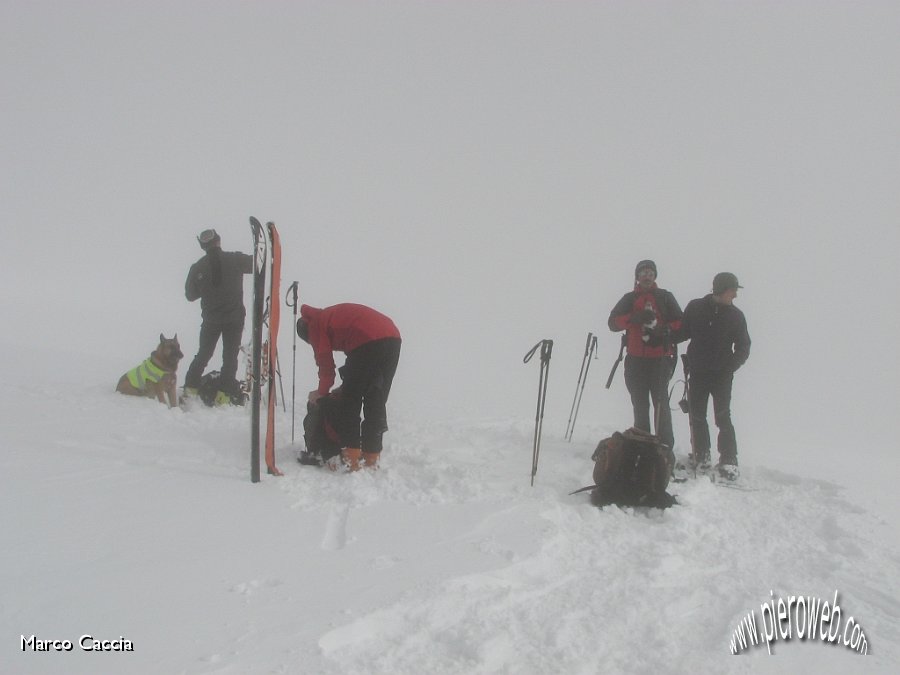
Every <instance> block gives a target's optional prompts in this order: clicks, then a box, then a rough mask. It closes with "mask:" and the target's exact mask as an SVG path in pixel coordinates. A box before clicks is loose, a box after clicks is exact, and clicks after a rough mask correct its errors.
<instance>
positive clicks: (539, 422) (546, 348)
mask: <svg viewBox="0 0 900 675" xmlns="http://www.w3.org/2000/svg"><path fill="white" fill-rule="evenodd" d="M538 349H540V350H541V372H540V379H539V380H538V399H537V410H536V411H535V415H534V449H533V451H532V455H531V486H532V487H534V476H535V474H537V467H538V457H539V456H540V453H541V432H542V431H543V426H544V404H545V403H546V402H547V380H548V376H549V374H550V355H551V354H552V352H553V340H541V341H540V342H538V343H537V344H536V345H535V346H534V347H532V348H531V349H530V350H529V351H528V353H527V354H525V358H524V359H522V362H523V363H528V362H529V361H531V357H532V356H534V355H535V352H537V350H538Z"/></svg>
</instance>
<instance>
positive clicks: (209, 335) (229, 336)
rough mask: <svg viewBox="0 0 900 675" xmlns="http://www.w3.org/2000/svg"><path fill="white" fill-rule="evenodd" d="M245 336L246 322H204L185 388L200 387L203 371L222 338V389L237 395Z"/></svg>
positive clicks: (185, 380)
mask: <svg viewBox="0 0 900 675" xmlns="http://www.w3.org/2000/svg"><path fill="white" fill-rule="evenodd" d="M243 334H244V322H243V321H241V322H240V323H227V324H221V323H213V322H210V321H204V322H203V324H202V325H201V326H200V348H199V349H198V351H197V355H196V356H195V357H194V360H193V361H191V365H190V367H189V368H188V371H187V374H186V375H185V376H184V386H185V387H194V388H195V389H197V388H199V387H200V380H201V379H202V378H203V371H204V370H206V366H207V364H208V363H209V360H210V359H211V358H212V355H213V353H214V352H215V351H216V345H217V344H218V342H219V338H220V337H221V338H222V370H221V371H219V372H220V373H221V379H220V382H221V384H220V387H219V388H220V389H221V390H222V391H224V392H225V393H227V394H237V393H238V391H239V387H238V383H237V361H238V353H239V352H240V350H241V336H242V335H243Z"/></svg>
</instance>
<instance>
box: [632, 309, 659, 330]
mask: <svg viewBox="0 0 900 675" xmlns="http://www.w3.org/2000/svg"><path fill="white" fill-rule="evenodd" d="M655 318H656V314H654V313H653V310H652V309H639V310H637V311H636V312H634V313H633V314H632V315H631V317H630V318H629V319H628V323H634V324H637V325H638V326H643V325H644V324H645V323H650V322H651V321H653V319H655Z"/></svg>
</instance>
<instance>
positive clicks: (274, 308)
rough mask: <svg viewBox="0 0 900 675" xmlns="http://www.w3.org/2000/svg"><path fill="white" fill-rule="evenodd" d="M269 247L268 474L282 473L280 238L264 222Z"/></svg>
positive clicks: (271, 225) (270, 223)
mask: <svg viewBox="0 0 900 675" xmlns="http://www.w3.org/2000/svg"><path fill="white" fill-rule="evenodd" d="M266 229H267V230H268V234H269V244H270V248H271V252H272V255H271V269H270V273H269V339H268V344H267V347H268V353H267V358H266V365H267V366H268V379H269V400H268V414H267V417H266V468H267V470H268V472H269V474H270V475H273V476H281V475H283V474H282V473H281V471H279V470H278V467H276V466H275V406H276V396H275V379H276V376H277V375H278V373H277V368H278V326H279V324H280V321H281V288H280V286H281V239H280V238H279V236H278V230H277V229H275V223H272V222H269V223H266Z"/></svg>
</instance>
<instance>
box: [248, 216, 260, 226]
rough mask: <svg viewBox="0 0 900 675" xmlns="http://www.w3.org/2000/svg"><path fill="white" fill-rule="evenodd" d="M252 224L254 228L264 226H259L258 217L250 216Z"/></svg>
mask: <svg viewBox="0 0 900 675" xmlns="http://www.w3.org/2000/svg"><path fill="white" fill-rule="evenodd" d="M250 224H251V225H252V226H253V227H262V225H260V224H259V219H258V218H257V217H256V216H250Z"/></svg>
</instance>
